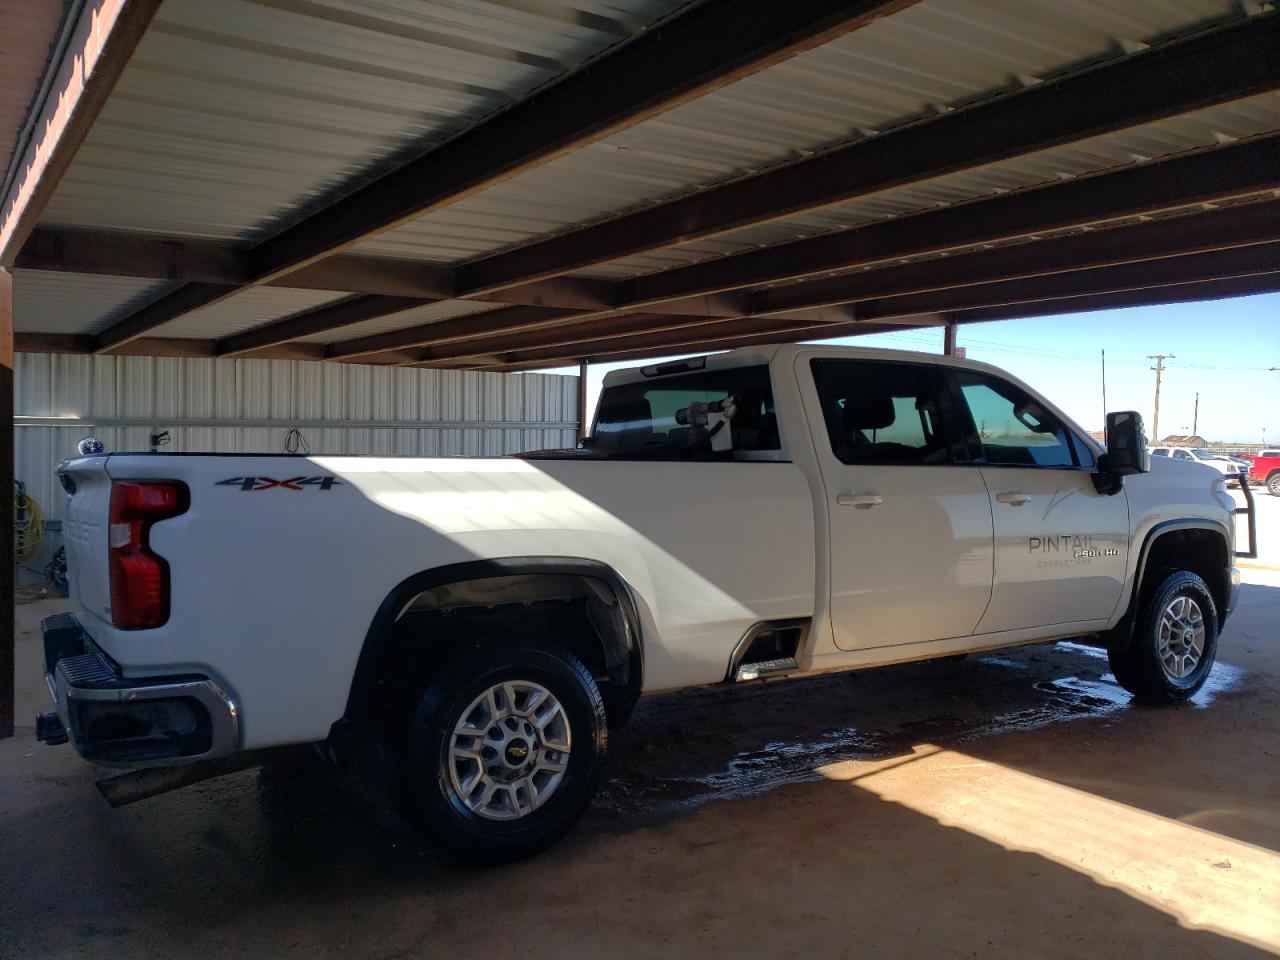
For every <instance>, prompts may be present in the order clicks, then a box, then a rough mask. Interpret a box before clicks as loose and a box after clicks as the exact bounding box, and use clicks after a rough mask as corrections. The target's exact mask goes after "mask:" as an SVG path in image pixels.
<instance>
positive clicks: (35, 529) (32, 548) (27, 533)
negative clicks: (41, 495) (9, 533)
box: [13, 480, 44, 567]
mask: <svg viewBox="0 0 1280 960" xmlns="http://www.w3.org/2000/svg"><path fill="white" fill-rule="evenodd" d="M43 540H44V511H43V510H41V509H40V504H39V502H38V501H37V500H36V498H35V497H33V496H30V495H29V494H28V493H27V488H26V486H25V485H24V484H23V482H22V481H21V480H15V481H14V482H13V557H14V560H15V561H16V564H17V566H20V567H21V566H25V565H26V564H28V563H30V562H31V560H32V559H33V558H34V557H35V555H36V554H37V553H39V552H40V544H41V542H42V541H43Z"/></svg>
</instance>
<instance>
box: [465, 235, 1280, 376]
mask: <svg viewBox="0 0 1280 960" xmlns="http://www.w3.org/2000/svg"><path fill="white" fill-rule="evenodd" d="M1260 275H1261V276H1268V277H1275V276H1280V242H1277V243H1272V244H1260V245H1257V246H1252V247H1245V248H1242V249H1240V250H1226V251H1217V252H1214V253H1208V254H1197V255H1193V256H1185V257H1171V258H1168V259H1166V260H1160V261H1155V262H1153V263H1138V264H1125V265H1121V266H1116V267H1105V268H1101V269H1098V270H1087V271H1078V272H1074V273H1069V274H1053V275H1049V276H1044V277H1034V278H1031V279H1027V280H1016V281H1005V282H1002V283H989V284H981V285H978V286H973V287H957V288H955V289H948V290H937V291H932V292H930V293H925V294H911V295H909V296H903V297H888V298H885V299H882V300H869V301H866V302H863V303H859V304H858V306H857V313H858V315H859V316H860V317H861V318H862V319H861V320H859V321H854V322H852V323H845V324H822V325H813V324H807V325H803V326H796V327H794V328H791V330H790V331H788V330H787V328H786V327H779V328H777V329H776V330H774V331H765V332H761V331H750V332H751V333H753V334H757V333H758V334H759V339H755V340H747V341H744V342H746V343H750V342H759V343H765V342H771V341H774V340H776V341H784V340H795V339H801V338H803V337H806V336H807V337H809V338H812V339H828V338H832V337H844V336H854V335H858V334H861V333H866V332H868V331H869V330H870V329H872V328H874V329H876V330H877V331H883V330H892V329H901V326H897V327H895V326H892V325H887V324H886V323H885V321H886V320H888V319H892V318H897V319H901V318H908V317H916V316H919V317H921V318H922V320H923V318H924V317H926V316H927V317H928V318H929V320H930V323H931V324H936V322H937V316H938V315H939V314H942V315H945V316H947V317H948V318H949V319H955V320H957V321H958V322H959V321H961V320H963V319H967V318H970V317H972V316H973V315H975V313H978V312H988V311H989V310H991V309H999V308H1003V307H1007V306H1013V305H1016V307H1015V308H1014V309H1011V310H1010V311H1009V314H1008V315H1010V316H1023V315H1027V314H1029V313H1031V312H1032V311H1033V310H1036V309H1037V308H1036V307H1035V306H1034V304H1036V303H1040V302H1051V303H1054V304H1055V312H1069V311H1070V309H1071V306H1070V304H1071V302H1072V301H1073V300H1075V299H1080V298H1086V297H1089V296H1093V295H1110V294H1117V293H1128V294H1130V295H1131V296H1132V297H1133V298H1134V300H1136V301H1137V302H1142V295H1143V294H1144V293H1145V292H1146V291H1148V290H1158V291H1160V295H1161V296H1168V295H1170V293H1169V291H1173V290H1176V288H1177V287H1180V286H1184V285H1185V286H1189V287H1192V286H1194V287H1202V286H1204V285H1206V284H1211V283H1214V282H1218V281H1220V280H1228V279H1232V278H1253V277H1257V276H1260ZM1186 299H1189V300H1193V299H1196V297H1195V296H1188V297H1186ZM1155 302H1159V301H1155ZM1029 305H1031V306H1029ZM740 322H742V323H746V322H749V321H740ZM921 325H924V324H923V323H922V324H921ZM740 332H741V333H744V334H745V333H748V332H749V331H747V330H745V329H743V330H741V331H740ZM789 333H798V334H799V336H791V335H788V334H789ZM714 342H716V341H715V340H714V339H702V338H695V337H692V336H690V335H689V334H687V333H682V332H679V331H677V332H675V333H667V334H657V335H650V336H648V337H647V338H646V339H645V340H643V341H639V340H638V339H637V341H636V342H635V343H630V342H628V343H625V344H622V343H619V342H618V341H612V340H600V341H590V342H585V343H575V344H574V345H573V346H572V348H571V349H572V351H573V355H575V356H584V357H587V358H589V359H590V360H591V361H592V362H596V363H599V362H603V357H604V356H612V355H614V354H615V353H618V352H620V351H622V350H630V349H631V348H633V347H634V348H637V349H643V350H646V351H647V350H649V349H650V348H652V349H653V353H651V354H650V355H661V353H662V352H664V351H666V352H682V349H683V348H686V347H693V346H696V345H697V344H699V343H701V344H702V345H703V346H705V348H706V349H708V350H713V349H721V348H720V347H715V346H712V345H711V344H712V343H714ZM564 354H565V350H564V349H561V350H560V351H557V350H556V349H555V348H550V349H542V350H530V351H516V352H512V353H506V354H502V355H501V356H500V357H499V358H498V359H499V360H500V361H501V363H505V364H508V365H520V366H527V365H528V364H530V363H533V364H534V365H535V366H536V365H538V364H541V365H542V366H556V365H557V364H559V363H563V362H565V360H566V359H567V358H566V357H565V356H564ZM490 366H496V365H490Z"/></svg>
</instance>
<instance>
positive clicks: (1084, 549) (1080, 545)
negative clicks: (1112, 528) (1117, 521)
mask: <svg viewBox="0 0 1280 960" xmlns="http://www.w3.org/2000/svg"><path fill="white" fill-rule="evenodd" d="M1105 543H1106V538H1104V537H1101V536H1098V535H1096V534H1092V533H1083V534H1070V533H1064V534H1061V535H1060V536H1041V537H1030V538H1028V540H1027V552H1028V553H1065V554H1069V555H1070V556H1071V559H1073V560H1092V559H1093V558H1094V557H1118V556H1120V551H1119V550H1118V549H1117V548H1116V547H1108V546H1106V545H1105Z"/></svg>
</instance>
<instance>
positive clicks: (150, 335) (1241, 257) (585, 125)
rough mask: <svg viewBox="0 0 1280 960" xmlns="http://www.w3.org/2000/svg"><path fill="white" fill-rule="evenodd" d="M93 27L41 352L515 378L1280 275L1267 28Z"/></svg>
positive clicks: (166, 18) (1139, 22)
mask: <svg viewBox="0 0 1280 960" xmlns="http://www.w3.org/2000/svg"><path fill="white" fill-rule="evenodd" d="M76 14H78V16H79V18H80V23H81V25H82V26H81V28H79V32H78V34H77V36H76V37H73V38H72V42H71V46H70V49H68V50H67V51H64V54H63V60H62V61H60V62H53V61H51V62H50V66H49V70H50V71H53V73H51V74H50V76H52V77H53V78H54V82H53V83H51V84H46V85H47V86H48V87H49V90H47V91H46V93H47V96H46V98H45V100H44V101H43V102H36V103H35V104H34V107H35V109H36V110H37V112H38V113H37V116H38V119H39V120H40V122H39V123H37V124H36V126H35V129H37V130H38V131H40V133H41V136H39V137H37V138H34V139H33V140H32V142H31V143H29V144H27V145H26V149H25V152H24V155H23V157H22V158H21V160H19V161H18V162H16V163H15V170H16V171H17V173H18V176H17V177H15V179H14V181H13V184H12V187H11V189H10V192H9V195H8V196H6V198H5V206H4V208H3V211H4V212H3V226H0V241H2V242H3V245H4V246H3V251H2V258H3V259H2V261H0V262H3V263H5V264H6V265H12V266H13V267H15V268H16V269H15V270H14V325H15V344H16V347H17V349H19V350H51V351H64V352H83V353H136V354H150V355H155V354H159V355H177V356H260V357H302V358H312V359H317V360H321V359H330V360H336V361H353V360H354V361H358V362H361V363H389V364H401V365H403V364H427V365H435V366H453V367H470V368H481V369H495V370H500V369H521V368H530V367H536V366H539V365H547V364H549V363H553V362H554V363H562V362H568V361H574V360H578V359H582V358H588V359H603V358H606V357H609V358H620V357H628V358H629V357H634V358H640V357H643V356H646V355H652V354H656V353H661V352H664V351H670V350H672V349H675V348H679V349H681V350H689V349H697V348H698V347H699V345H705V346H707V347H708V348H713V347H722V346H729V345H732V344H734V343H738V342H744V343H752V342H766V341H769V340H785V339H801V338H815V337H824V336H834V335H850V334H857V333H860V332H870V331H873V330H882V329H885V327H886V325H890V324H891V325H893V326H894V327H898V328H900V327H904V326H906V327H910V326H926V325H936V324H939V323H941V322H944V321H945V320H947V319H956V320H959V321H969V320H979V319H987V318H993V317H1011V316H1019V315H1032V314H1043V313H1046V312H1052V311H1053V310H1066V309H1078V308H1081V307H1087V308H1093V307H1104V306H1108V305H1115V304H1133V303H1154V302H1167V301H1169V300H1171V299H1198V298H1204V297H1211V296H1227V295H1233V294H1237V293H1251V292H1258V291H1262V290H1271V289H1278V288H1280V247H1277V244H1276V242H1277V241H1280V216H1277V213H1278V212H1280V200H1278V198H1280V193H1278V192H1277V188H1280V14H1278V13H1277V12H1276V10H1275V9H1274V5H1272V4H1262V3H1237V2H1229V0H1132V2H1128V3H1125V4H1112V5H1101V4H1096V3H1093V2H1087V0H1067V2H1063V0H1018V2H1014V0H1004V2H996V0H920V2H911V0H880V2H875V0H864V2H843V3H837V2H829V0H811V2H807V3H802V4H778V3H776V2H773V0H732V2H731V0H703V2H698V3H687V2H686V3H682V2H679V0H559V2H547V3H536V4H535V3H530V2H528V0H505V2H488V0H486V2H479V0H421V2H418V0H390V2H379V3H369V2H361V0H222V2H219V3H216V4H213V3H202V2H199V0H164V2H163V3H161V2H159V0H86V2H84V3H81V4H78V5H73V7H72V10H71V14H69V15H76ZM77 37H78V39H77ZM76 43H79V44H80V45H81V47H80V48H79V49H78V48H77V47H76V46H75V45H76ZM77 52H79V55H80V60H79V61H78V62H79V63H80V64H81V65H82V66H89V67H90V69H89V70H88V71H87V73H85V74H84V76H82V77H79V78H77V77H76V76H75V75H74V74H72V75H70V76H68V77H66V78H64V79H63V82H62V83H61V84H60V83H59V82H58V81H59V78H60V77H61V75H60V74H58V73H57V71H58V69H59V68H60V67H61V68H63V70H64V72H65V68H66V66H67V59H66V58H67V57H70V56H72V55H73V54H76V53H77ZM95 58H96V59H95ZM30 79H31V80H32V90H33V96H34V90H35V89H36V88H37V86H38V83H37V81H38V79H39V78H36V77H32V78H30ZM64 88H65V89H64ZM1081 235H1084V236H1083V237H1082V236H1081Z"/></svg>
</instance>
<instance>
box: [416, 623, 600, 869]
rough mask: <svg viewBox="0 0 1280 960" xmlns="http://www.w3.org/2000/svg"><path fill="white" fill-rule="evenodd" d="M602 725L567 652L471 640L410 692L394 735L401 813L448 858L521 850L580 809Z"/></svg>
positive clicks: (596, 773) (582, 671) (496, 859)
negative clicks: (467, 649) (400, 750)
mask: <svg viewBox="0 0 1280 960" xmlns="http://www.w3.org/2000/svg"><path fill="white" fill-rule="evenodd" d="M607 736H608V734H607V727H606V722H605V710H604V703H603V701H602V699H601V696H600V690H599V688H598V687H597V686H596V683H595V680H594V679H592V676H591V672H590V671H589V670H588V669H587V668H586V667H585V666H584V665H583V664H582V663H581V661H579V660H578V659H577V658H576V657H574V656H573V655H572V654H570V653H569V652H568V651H566V650H562V649H557V648H530V647H502V646H499V647H482V648H478V649H476V650H475V651H474V652H473V653H471V654H470V655H467V656H464V657H461V658H459V659H458V660H456V661H455V662H454V663H452V664H451V665H450V666H449V668H448V669H446V670H445V671H444V672H443V673H442V674H440V675H439V676H438V677H436V678H435V679H434V680H433V681H432V682H431V683H430V684H429V685H428V686H427V688H426V690H425V691H424V692H423V693H422V695H421V697H420V699H419V701H418V705H417V709H416V710H415V711H414V717H413V722H412V724H411V726H410V730H409V735H408V742H407V744H406V756H405V760H406V762H405V783H404V791H403V797H404V801H405V802H404V804H403V806H404V808H405V809H404V813H405V815H406V817H407V819H409V820H410V822H411V823H412V824H413V825H414V826H415V827H417V828H418V830H419V831H420V832H421V833H423V834H424V835H425V836H426V837H427V838H428V839H429V840H431V841H433V842H435V843H437V844H438V845H440V846H441V847H443V848H444V849H445V850H446V851H447V852H448V853H450V854H451V855H452V856H453V857H455V858H456V859H458V860H461V861H465V862H469V863H475V864H486V865H487V864H497V863H506V862H509V861H512V860H518V859H522V858H524V857H528V856H532V855H533V854H535V853H538V852H539V851H541V850H543V849H545V848H546V847H548V846H550V845H551V844H552V843H554V842H555V841H556V840H558V839H559V838H560V837H561V836H563V835H564V834H565V833H566V832H567V831H568V830H569V828H570V827H572V826H573V824H574V823H575V822H576V821H577V819H578V818H579V817H580V816H581V815H582V813H583V812H584V811H585V810H586V808H587V805H588V804H589V803H590V802H591V798H592V796H593V794H594V793H595V789H596V785H597V783H598V782H599V778H600V774H601V771H602V770H603V767H604V760H605V754H606V750H607V742H608V741H607Z"/></svg>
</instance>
